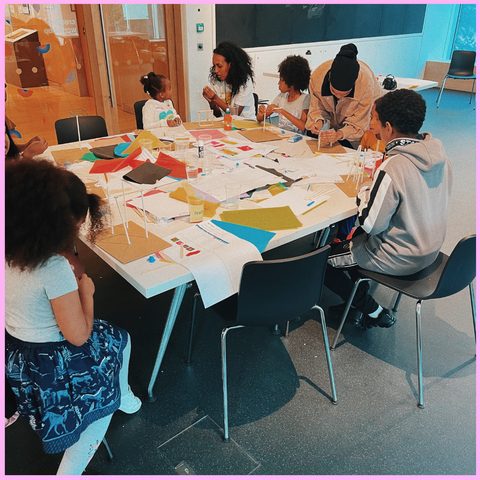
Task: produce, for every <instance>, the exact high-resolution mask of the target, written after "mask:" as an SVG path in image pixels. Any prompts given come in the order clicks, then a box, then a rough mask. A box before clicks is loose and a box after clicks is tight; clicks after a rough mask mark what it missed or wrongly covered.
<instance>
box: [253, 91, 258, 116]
mask: <svg viewBox="0 0 480 480" xmlns="http://www.w3.org/2000/svg"><path fill="white" fill-rule="evenodd" d="M253 101H254V103H255V115H257V114H258V95H257V94H256V93H254V94H253Z"/></svg>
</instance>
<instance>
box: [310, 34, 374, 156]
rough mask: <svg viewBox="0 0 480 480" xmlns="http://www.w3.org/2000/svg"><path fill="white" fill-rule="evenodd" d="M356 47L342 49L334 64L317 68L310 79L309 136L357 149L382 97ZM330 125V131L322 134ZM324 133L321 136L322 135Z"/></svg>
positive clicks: (323, 64)
mask: <svg viewBox="0 0 480 480" xmlns="http://www.w3.org/2000/svg"><path fill="white" fill-rule="evenodd" d="M357 54H358V50H357V47H356V46H355V45H354V44H353V43H349V44H347V45H343V46H342V47H341V48H340V51H339V52H338V54H337V56H336V57H335V58H334V59H333V60H328V61H326V62H324V63H322V64H321V65H320V66H319V67H317V68H316V69H315V70H314V72H313V73H312V76H311V77H310V86H309V89H310V94H311V101H310V109H309V112H308V118H307V122H306V129H307V131H308V134H309V135H310V136H312V137H315V138H317V137H318V134H320V137H321V139H322V140H325V141H326V142H331V143H333V142H336V141H338V142H339V143H340V144H342V145H343V146H345V147H350V148H355V149H356V148H357V147H358V146H359V145H360V140H361V138H362V136H363V134H364V133H365V132H366V131H367V130H368V129H369V124H370V112H371V110H372V106H373V102H374V101H375V100H376V99H377V98H378V97H380V96H381V95H382V94H383V91H382V88H381V87H380V85H379V84H378V82H377V80H376V77H375V74H374V73H373V71H372V70H371V69H370V67H369V66H368V65H367V64H365V63H364V62H362V61H360V60H358V59H357ZM327 121H329V122H330V130H326V131H322V128H323V126H324V125H325V123H327ZM320 132H321V133H320Z"/></svg>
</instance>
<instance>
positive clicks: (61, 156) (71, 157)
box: [52, 148, 90, 165]
mask: <svg viewBox="0 0 480 480" xmlns="http://www.w3.org/2000/svg"><path fill="white" fill-rule="evenodd" d="M86 153H90V150H89V149H88V148H82V149H80V148H72V149H69V150H56V151H52V155H53V158H54V159H55V162H56V164H57V165H65V163H67V162H68V163H78V162H83V160H80V159H81V158H82V157H83V156H84V155H85V154H86Z"/></svg>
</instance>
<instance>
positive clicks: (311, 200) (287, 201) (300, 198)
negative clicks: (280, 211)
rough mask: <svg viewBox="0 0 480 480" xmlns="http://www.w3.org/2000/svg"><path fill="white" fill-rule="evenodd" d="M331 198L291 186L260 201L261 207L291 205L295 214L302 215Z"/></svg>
mask: <svg viewBox="0 0 480 480" xmlns="http://www.w3.org/2000/svg"><path fill="white" fill-rule="evenodd" d="M329 198H330V196H329V195H319V196H318V195H315V192H310V191H307V190H305V189H303V188H298V187H291V188H289V189H288V190H286V191H284V192H282V193H279V194H278V195H275V196H274V197H272V198H269V199H268V200H264V201H263V202H261V203H260V206H261V207H265V208H269V207H287V206H288V207H290V208H291V209H292V212H293V213H294V214H295V215H301V214H302V213H305V212H307V211H308V210H310V209H312V208H313V207H316V206H318V205H320V204H321V203H323V202H324V201H326V200H328V199H329Z"/></svg>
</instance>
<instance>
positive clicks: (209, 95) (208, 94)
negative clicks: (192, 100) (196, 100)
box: [203, 86, 216, 102]
mask: <svg viewBox="0 0 480 480" xmlns="http://www.w3.org/2000/svg"><path fill="white" fill-rule="evenodd" d="M215 95H216V94H215V92H214V91H213V90H212V89H211V88H210V87H208V86H207V87H205V88H204V89H203V98H205V100H208V101H209V102H213V99H214V98H215Z"/></svg>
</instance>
